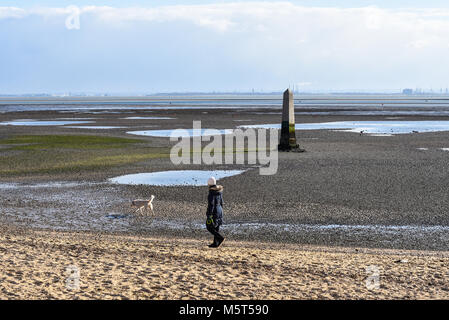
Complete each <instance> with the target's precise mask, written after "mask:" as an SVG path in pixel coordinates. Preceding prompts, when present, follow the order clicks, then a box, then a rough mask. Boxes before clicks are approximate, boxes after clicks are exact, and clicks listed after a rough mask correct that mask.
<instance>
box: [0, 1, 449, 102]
mask: <svg viewBox="0 0 449 320" xmlns="http://www.w3.org/2000/svg"><path fill="white" fill-rule="evenodd" d="M448 57H449V1H439V0H433V1H432V0H430V1H412V0H409V1H406V0H396V1H363V0H349V1H330V0H327V1H326V0H304V1H264V2H249V1H236V0H234V1H203V0H196V1H175V0H164V1H162V0H156V1H142V0H140V1H115V0H110V1H87V0H78V1H76V0H72V1H63V0H58V1H55V0H40V1H25V0H16V1H8V0H2V1H1V2H0V94H24V93H69V92H71V93H81V92H86V93H112V94H113V93H120V94H141V93H144V94H145V93H147V94H148V93H158V92H213V91H215V92H232V91H238V92H248V91H251V90H253V89H254V90H255V91H262V92H269V91H280V90H282V89H284V88H286V87H289V86H290V87H291V86H293V85H294V86H295V88H296V89H297V90H299V91H303V92H329V91H387V92H389V91H394V90H401V89H402V88H418V87H419V88H425V89H430V88H432V89H433V90H434V91H436V92H438V91H439V90H440V88H443V89H444V90H445V88H447V87H449V77H448V75H449V63H448Z"/></svg>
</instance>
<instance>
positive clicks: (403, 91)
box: [402, 89, 413, 95]
mask: <svg viewBox="0 0 449 320" xmlns="http://www.w3.org/2000/svg"><path fill="white" fill-rule="evenodd" d="M402 94H407V95H410V94H413V89H404V90H402Z"/></svg>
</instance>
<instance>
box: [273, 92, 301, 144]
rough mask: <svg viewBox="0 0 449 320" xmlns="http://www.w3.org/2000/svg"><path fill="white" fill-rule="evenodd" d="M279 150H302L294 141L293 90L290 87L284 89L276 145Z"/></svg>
mask: <svg viewBox="0 0 449 320" xmlns="http://www.w3.org/2000/svg"><path fill="white" fill-rule="evenodd" d="M278 150H279V151H292V152H304V151H305V150H304V149H301V148H300V147H299V145H298V144H297V143H296V135H295V105H294V101H293V92H291V91H290V89H287V90H285V91H284V101H283V104H282V125H281V139H280V142H279V145H278Z"/></svg>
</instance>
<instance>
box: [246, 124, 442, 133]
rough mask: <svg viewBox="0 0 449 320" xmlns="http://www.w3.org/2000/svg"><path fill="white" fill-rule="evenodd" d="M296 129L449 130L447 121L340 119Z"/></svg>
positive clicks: (259, 126) (386, 131) (263, 126)
mask: <svg viewBox="0 0 449 320" xmlns="http://www.w3.org/2000/svg"><path fill="white" fill-rule="evenodd" d="M240 127H241V128H267V129H268V128H275V129H276V128H280V124H256V125H243V126H240ZM295 128H296V130H319V129H333V130H341V131H346V132H357V133H360V132H363V133H367V134H373V135H385V134H404V133H413V132H415V133H416V132H433V131H449V121H340V122H323V123H298V124H296V125H295Z"/></svg>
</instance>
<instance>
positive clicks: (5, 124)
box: [0, 120, 94, 126]
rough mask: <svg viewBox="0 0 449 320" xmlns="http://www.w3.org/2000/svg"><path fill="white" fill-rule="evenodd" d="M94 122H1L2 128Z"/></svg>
mask: <svg viewBox="0 0 449 320" xmlns="http://www.w3.org/2000/svg"><path fill="white" fill-rule="evenodd" d="M92 122H94V121H81V120H44V121H42V120H13V121H5V122H0V125H2V126H64V125H66V124H81V123H92Z"/></svg>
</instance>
